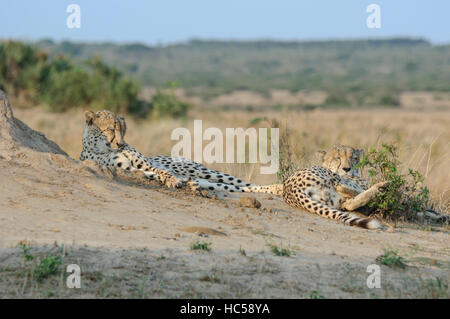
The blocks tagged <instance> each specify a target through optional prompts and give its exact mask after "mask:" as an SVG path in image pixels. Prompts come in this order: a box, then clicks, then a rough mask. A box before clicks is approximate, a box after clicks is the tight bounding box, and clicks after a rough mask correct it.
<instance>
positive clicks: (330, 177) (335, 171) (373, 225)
mask: <svg viewBox="0 0 450 319" xmlns="http://www.w3.org/2000/svg"><path fill="white" fill-rule="evenodd" d="M321 155H322V166H313V167H312V168H304V169H301V170H299V171H298V172H296V173H295V174H293V175H292V176H291V177H289V178H287V179H286V180H285V181H284V183H283V184H276V185H268V186H250V187H248V188H244V190H245V191H251V192H262V193H270V194H274V195H282V196H283V199H284V201H285V202H286V203H287V204H289V205H290V206H293V207H299V208H303V209H306V210H308V211H309V212H312V213H315V214H318V215H320V216H323V217H326V218H331V219H335V220H339V221H342V222H344V223H345V224H347V225H351V226H359V227H363V228H367V229H377V228H379V227H380V223H379V222H378V221H377V220H375V219H371V218H361V217H359V216H357V215H355V214H352V213H349V212H343V211H342V209H345V210H348V211H353V210H356V209H358V208H360V207H362V206H364V205H366V204H367V203H368V202H369V201H370V199H371V198H373V196H375V195H376V194H377V193H378V192H379V190H380V189H381V188H382V187H383V186H384V185H385V183H378V184H376V185H373V186H372V187H370V188H369V182H368V181H367V180H364V179H362V178H360V177H359V176H358V169H357V168H356V164H358V162H359V160H360V157H361V155H362V150H357V149H354V148H352V147H350V146H343V145H341V146H335V147H334V148H332V149H331V150H330V151H328V152H324V151H323V152H322V153H321Z"/></svg>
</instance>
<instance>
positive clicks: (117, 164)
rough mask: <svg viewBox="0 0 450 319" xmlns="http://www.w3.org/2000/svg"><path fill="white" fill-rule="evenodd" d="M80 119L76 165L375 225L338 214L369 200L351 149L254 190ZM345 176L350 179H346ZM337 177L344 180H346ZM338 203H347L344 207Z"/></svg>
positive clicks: (98, 121) (106, 116) (110, 119)
mask: <svg viewBox="0 0 450 319" xmlns="http://www.w3.org/2000/svg"><path fill="white" fill-rule="evenodd" d="M85 118H86V126H85V129H84V133H83V151H82V152H81V155H80V160H82V161H83V160H86V159H90V160H93V161H95V162H97V163H98V164H101V165H106V166H108V167H112V168H121V169H125V170H140V171H142V172H144V174H145V175H146V176H147V177H149V178H152V179H156V180H158V181H159V182H161V183H162V184H164V185H166V186H168V187H180V186H181V185H182V184H183V183H186V182H187V183H188V185H190V186H191V187H193V188H195V189H198V188H204V189H208V190H219V191H228V192H266V193H267V192H268V193H273V194H278V195H280V194H282V195H283V198H284V200H285V201H286V202H287V203H288V204H289V205H291V206H294V207H301V208H304V209H306V210H308V211H310V212H312V213H316V214H319V215H321V216H324V217H327V218H331V219H335V220H339V221H342V222H344V223H345V224H348V225H352V226H353V225H355V226H360V227H363V228H368V229H375V228H378V227H379V226H380V225H379V223H378V221H376V220H374V219H370V218H361V217H359V216H356V215H355V214H351V213H348V212H342V211H340V210H339V209H340V208H345V207H346V206H348V207H350V206H352V205H353V206H355V207H356V206H358V205H355V203H356V204H358V203H359V204H361V200H360V199H361V198H360V199H358V197H361V196H362V199H364V200H365V203H367V201H368V200H369V199H370V198H369V199H367V198H365V197H367V196H366V195H367V194H368V193H367V192H369V193H370V191H371V190H373V189H370V190H367V191H365V190H366V189H367V186H368V183H367V181H364V180H362V179H359V178H358V177H357V176H356V175H357V171H356V174H355V168H354V167H355V165H356V163H358V161H359V157H360V155H361V153H360V151H359V150H354V149H353V148H351V147H345V146H343V147H338V148H336V149H333V150H332V151H331V152H328V153H327V154H324V161H323V165H324V167H313V168H311V169H303V170H300V171H299V172H298V173H296V174H294V175H293V176H291V177H290V178H288V179H287V180H286V181H285V182H284V184H283V185H270V186H256V185H252V184H250V183H247V182H245V181H243V180H241V179H238V178H236V177H234V176H231V175H229V174H226V173H222V172H218V171H214V170H211V169H208V168H207V167H205V166H203V165H201V164H200V163H197V162H194V161H191V160H188V159H182V158H173V157H168V156H155V157H145V156H143V155H142V154H141V153H139V152H138V151H137V150H136V149H134V148H133V147H132V146H130V145H128V144H127V143H126V142H125V140H124V136H125V133H126V123H125V119H124V118H123V117H118V116H116V115H115V114H114V113H112V112H110V111H98V112H92V111H86V112H85ZM336 172H337V173H336ZM348 172H350V175H346V173H348ZM341 175H346V178H344V177H341ZM347 176H348V177H347ZM377 187H378V186H377ZM342 198H344V199H347V200H346V202H344V204H342ZM360 206H362V205H360Z"/></svg>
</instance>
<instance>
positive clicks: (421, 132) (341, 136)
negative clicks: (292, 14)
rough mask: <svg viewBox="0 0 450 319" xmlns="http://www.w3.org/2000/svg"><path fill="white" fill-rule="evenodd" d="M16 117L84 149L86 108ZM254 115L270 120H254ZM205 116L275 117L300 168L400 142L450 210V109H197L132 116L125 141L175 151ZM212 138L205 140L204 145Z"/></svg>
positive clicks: (148, 149)
mask: <svg viewBox="0 0 450 319" xmlns="http://www.w3.org/2000/svg"><path fill="white" fill-rule="evenodd" d="M15 115H16V116H17V117H18V118H20V119H22V120H23V121H24V122H26V123H27V124H29V125H30V126H31V127H32V128H34V129H36V130H38V131H41V132H43V133H44V134H45V135H46V136H47V137H49V138H50V139H52V140H54V141H55V142H56V143H58V144H59V145H60V146H61V147H62V148H63V149H64V150H65V151H66V152H68V153H69V154H70V156H72V157H73V158H78V156H79V154H80V151H81V135H82V131H83V127H84V120H83V115H82V111H81V110H78V111H70V112H68V113H65V114H53V113H48V112H45V111H42V110H41V109H28V110H24V109H16V110H15ZM255 118H266V119H268V121H267V120H262V121H259V122H258V123H257V124H252V123H254V122H252V120H254V119H255ZM194 119H202V120H203V130H204V129H206V128H207V127H218V128H221V129H225V128H226V127H243V128H246V127H255V126H257V127H268V126H269V125H270V124H269V123H270V122H272V120H273V119H276V120H277V121H278V122H279V123H280V125H281V126H285V127H287V128H289V131H290V132H291V135H290V136H289V139H290V143H291V144H292V146H293V149H294V151H295V157H296V158H298V162H299V163H298V164H299V166H302V165H309V164H311V163H312V162H313V160H314V154H315V152H316V151H317V150H318V149H326V148H328V147H330V146H332V145H334V144H347V145H352V146H356V147H361V148H363V149H365V150H367V149H368V148H370V147H374V146H375V147H377V146H378V145H380V144H381V143H382V142H395V143H397V145H398V146H399V155H400V160H401V161H402V163H403V164H404V169H407V168H414V169H417V170H419V171H420V172H422V173H423V174H424V175H425V177H426V180H425V182H426V184H427V186H428V187H429V188H430V190H431V195H432V198H433V201H434V203H435V205H436V206H437V208H438V209H440V210H442V211H447V212H448V210H449V201H450V169H449V162H450V161H449V159H450V113H449V112H448V111H445V110H444V111H439V110H434V111H427V112H424V111H413V110H410V111H405V110H402V109H374V110H326V111H325V110H315V111H311V112H292V111H290V112H274V111H267V112H260V113H258V112H252V113H248V112H217V111H212V110H211V111H202V112H200V111H195V110H194V111H192V112H191V114H190V118H189V119H186V120H173V119H163V120H159V121H150V120H139V119H132V118H130V117H127V123H128V133H127V136H126V140H127V142H128V143H130V144H132V145H134V146H135V147H136V148H137V149H139V150H140V151H141V152H143V153H144V154H146V155H156V154H170V151H171V147H172V146H173V145H174V144H175V142H174V141H171V139H170V135H171V132H172V130H173V129H174V128H177V127H187V128H188V129H189V130H190V131H191V132H193V120H194ZM206 144H207V142H204V143H203V146H205V145H206ZM210 166H212V167H213V168H215V169H220V170H223V171H226V172H228V173H231V174H235V175H238V176H240V177H242V178H246V179H248V180H251V181H252V182H254V183H274V182H276V181H277V177H276V174H273V175H260V174H259V164H227V163H224V164H213V165H210Z"/></svg>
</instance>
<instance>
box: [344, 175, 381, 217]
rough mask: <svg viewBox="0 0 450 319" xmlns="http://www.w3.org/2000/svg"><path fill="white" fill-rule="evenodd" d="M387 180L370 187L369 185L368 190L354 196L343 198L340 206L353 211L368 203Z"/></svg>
mask: <svg viewBox="0 0 450 319" xmlns="http://www.w3.org/2000/svg"><path fill="white" fill-rule="evenodd" d="M386 184H387V182H380V183H377V184H375V185H373V186H372V187H370V188H369V189H368V190H366V191H364V192H362V193H360V194H358V195H357V196H355V197H354V198H349V199H347V200H345V202H344V203H343V204H342V205H341V208H342V209H344V210H347V211H354V210H356V209H358V208H361V207H364V206H366V205H367V203H369V201H370V200H371V199H372V198H374V197H375V196H376V195H377V194H378V193H379V192H380V190H381V189H382V188H383V187H385V186H386Z"/></svg>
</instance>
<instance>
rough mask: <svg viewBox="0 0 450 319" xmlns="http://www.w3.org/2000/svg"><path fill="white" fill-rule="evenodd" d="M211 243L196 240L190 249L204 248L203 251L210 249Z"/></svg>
mask: <svg viewBox="0 0 450 319" xmlns="http://www.w3.org/2000/svg"><path fill="white" fill-rule="evenodd" d="M211 245H212V243H208V242H206V241H199V240H196V241H195V242H193V243H192V244H191V249H192V250H205V251H210V250H211V247H210V246H211Z"/></svg>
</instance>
